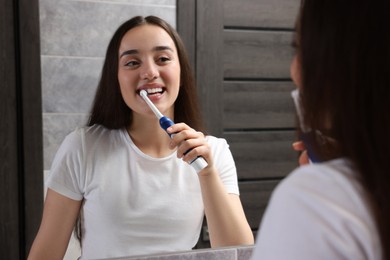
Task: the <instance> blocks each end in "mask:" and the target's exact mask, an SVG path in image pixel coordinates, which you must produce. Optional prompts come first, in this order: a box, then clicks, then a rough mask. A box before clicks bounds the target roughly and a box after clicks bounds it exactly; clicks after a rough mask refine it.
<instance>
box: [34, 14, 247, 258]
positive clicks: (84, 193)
mask: <svg viewBox="0 0 390 260" xmlns="http://www.w3.org/2000/svg"><path fill="white" fill-rule="evenodd" d="M141 90H146V91H147V92H148V97H149V98H150V99H151V101H152V102H153V103H154V104H155V105H156V106H157V108H158V109H159V110H160V111H161V112H162V114H164V115H165V116H167V117H169V118H171V119H172V120H174V121H175V122H177V124H175V125H173V126H171V127H170V128H169V129H168V131H169V133H175V135H174V137H173V138H172V139H170V138H169V136H168V135H167V133H166V132H165V131H164V130H162V129H161V127H160V125H159V122H158V120H157V118H156V116H155V115H154V114H153V112H152V111H151V109H150V108H149V107H148V106H147V104H146V103H145V101H144V100H143V99H142V98H141V96H140V91H141ZM198 111H199V108H198V100H197V97H196V87H195V83H194V79H193V77H192V74H191V69H190V66H189V62H188V59H187V57H186V53H185V50H184V47H183V44H182V42H181V40H180V38H179V36H178V34H177V32H175V30H174V29H173V28H172V27H171V26H169V25H168V24H167V23H166V22H164V21H163V20H161V19H159V18H157V17H153V16H148V17H145V18H143V17H134V18H132V19H130V20H129V21H127V22H125V23H124V24H122V25H121V26H120V27H119V28H118V30H117V31H116V32H115V34H114V36H113V38H112V40H111V42H110V43H109V46H108V49H107V53H106V58H105V62H104V66H103V71H102V75H101V79H100V83H99V86H98V89H97V93H96V97H95V101H94V104H93V108H92V112H91V117H90V120H89V123H88V126H87V127H82V128H80V129H77V130H76V131H74V132H72V133H71V134H70V135H68V136H67V137H66V139H65V140H64V142H63V144H62V145H61V147H60V149H59V151H58V153H57V155H56V157H55V159H54V162H53V165H52V168H51V173H50V176H49V179H48V181H47V186H48V191H47V196H46V200H45V207H44V212H43V218H42V223H41V227H40V229H39V232H38V235H37V237H36V239H35V241H34V244H33V246H32V249H31V251H30V255H29V259H62V257H63V255H64V253H65V250H66V248H67V244H68V241H69V238H70V236H71V233H72V230H73V228H74V226H75V223H76V219H77V218H79V221H80V229H79V234H80V235H81V252H82V255H81V259H91V258H108V257H120V256H130V255H142V254H149V253H159V252H167V251H176V250H189V249H191V248H193V247H194V246H195V244H196V243H197V241H198V238H199V234H200V230H201V225H202V220H203V217H204V214H205V215H206V218H207V223H208V228H209V232H210V240H211V245H212V246H213V247H218V246H228V245H240V244H252V243H253V235H252V232H251V229H250V227H249V225H248V222H247V220H246V218H245V215H244V212H243V209H242V205H241V202H240V199H239V195H238V194H239V193H238V185H237V175H236V169H235V165H234V161H233V158H232V155H231V153H230V150H229V148H228V145H227V143H226V141H225V140H224V139H218V138H215V137H213V136H204V134H203V132H204V131H203V128H202V120H201V118H200V115H199V112H198ZM195 129H196V130H195ZM198 156H202V157H203V158H204V159H205V160H206V161H207V164H208V166H207V167H206V168H204V169H203V170H201V171H200V172H198V173H197V172H195V170H194V169H193V168H192V167H191V166H190V165H189V164H188V162H191V161H192V160H193V159H194V158H196V157H198Z"/></svg>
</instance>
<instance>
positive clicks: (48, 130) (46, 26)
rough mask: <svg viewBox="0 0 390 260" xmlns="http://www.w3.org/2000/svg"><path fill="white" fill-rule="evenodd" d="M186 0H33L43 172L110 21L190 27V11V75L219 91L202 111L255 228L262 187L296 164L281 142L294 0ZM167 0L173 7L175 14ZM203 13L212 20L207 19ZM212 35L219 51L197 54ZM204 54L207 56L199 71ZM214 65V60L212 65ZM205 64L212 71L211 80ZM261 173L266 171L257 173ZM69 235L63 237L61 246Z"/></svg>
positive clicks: (75, 120)
mask: <svg viewBox="0 0 390 260" xmlns="http://www.w3.org/2000/svg"><path fill="white" fill-rule="evenodd" d="M194 2H195V1H194ZM194 2H193V1H176V0H164V1H159V0H148V1H144V0H113V1H103V0H95V1H89V0H85V1H84V0H55V1H53V0H40V27H41V31H40V34H41V63H42V104H43V137H44V169H45V175H47V173H48V171H49V169H50V165H51V162H52V160H53V157H54V154H55V153H56V151H57V149H58V147H59V145H60V144H61V142H62V140H63V139H64V137H65V135H66V134H68V133H69V132H71V131H72V130H73V129H75V128H76V127H77V126H82V125H85V123H86V121H87V118H88V112H89V109H90V104H91V102H92V99H93V97H94V93H95V89H96V86H97V83H98V78H99V76H100V71H101V67H102V63H103V58H104V54H105V51H106V47H107V43H108V41H109V39H110V37H111V36H112V34H113V32H114V31H115V30H116V28H117V27H118V25H119V24H121V23H122V22H123V21H125V20H127V19H128V18H129V17H132V16H135V15H144V16H146V15H156V16H159V17H161V18H163V19H164V20H166V21H167V22H169V23H170V24H171V25H173V26H175V25H176V27H178V26H177V24H182V25H186V26H192V27H191V28H192V29H189V32H190V31H191V30H195V29H194V28H195V27H196V26H195V24H192V23H193V22H194V21H195V22H196V21H197V22H198V25H197V26H198V28H202V31H201V33H203V34H200V32H199V31H198V32H197V33H196V32H195V31H192V32H194V34H192V35H191V34H189V35H185V36H184V35H183V40H185V42H191V41H192V42H197V43H200V44H203V46H198V48H196V47H195V46H192V45H191V43H189V46H187V47H189V48H190V53H193V55H194V57H195V56H196V58H197V61H198V65H197V66H198V67H197V80H198V85H200V86H201V87H204V88H206V87H205V86H207V84H211V83H210V82H212V85H211V86H207V88H206V89H209V90H210V91H214V90H218V91H220V92H213V93H211V96H212V97H214V98H219V99H218V100H216V102H213V101H207V97H206V98H205V99H204V102H205V105H204V107H205V108H206V110H207V109H210V111H211V114H213V115H214V113H215V111H221V113H222V115H223V116H221V114H218V115H219V117H213V118H212V119H211V120H209V121H213V122H212V123H215V124H214V125H213V126H212V129H213V131H216V132H217V133H218V135H220V136H221V137H224V138H226V139H227V140H228V142H229V144H230V148H231V150H232V153H233V155H234V157H235V160H236V165H237V169H238V174H239V178H241V179H242V180H247V179H250V180H255V182H253V183H249V182H245V183H242V184H240V191H241V200H242V203H243V205H244V209H245V212H246V215H247V218H248V221H249V222H250V225H251V227H252V229H253V230H256V229H257V228H258V224H259V220H260V217H261V214H262V211H263V210H264V207H265V205H266V203H267V200H268V197H269V194H270V193H271V191H272V189H273V188H274V187H275V185H276V184H277V182H278V180H279V179H281V178H283V177H284V176H285V174H287V173H288V172H289V171H290V170H291V169H292V168H294V167H295V165H296V154H295V153H294V152H293V151H291V149H290V144H291V141H292V140H293V139H294V131H293V130H292V128H293V127H294V126H295V123H294V108H293V104H292V102H291V100H290V96H289V93H290V91H291V89H292V88H293V85H292V83H291V81H290V79H289V77H290V76H289V64H290V60H291V57H292V51H291V48H290V42H291V37H292V34H293V27H294V20H295V16H296V13H297V9H298V6H299V0H293V1H292V0H277V1H275V0H262V1H256V0H246V1H244V2H242V1H235V0H225V1H221V0H218V1H198V3H197V5H198V6H195V4H194ZM195 8H197V10H198V11H197V12H195V11H194V10H195ZM217 9H218V11H217V13H218V14H221V15H220V16H215V15H209V16H206V11H205V10H208V11H209V12H211V11H210V10H217ZM177 10H180V11H182V12H181V14H182V15H180V16H178V17H177V16H176V11H177ZM202 10H204V12H202ZM183 11H184V12H183ZM186 11H189V13H185V12H186ZM179 13H180V12H179ZM195 13H196V14H197V15H198V16H194V14H195ZM211 13H213V12H211ZM210 17H211V18H212V19H215V21H210V20H208V19H209V18H210ZM190 18H191V19H192V18H193V19H194V21H193V20H191V19H190ZM202 23H203V24H204V26H202V27H200V26H199V24H202ZM218 23H219V24H218ZM213 24H217V25H222V26H223V27H224V30H223V31H221V32H219V33H214V32H212V33H211V34H210V35H212V37H211V36H210V37H209V36H207V33H210V32H209V31H208V28H213V26H212V25H213ZM185 28H187V27H185ZM188 28H190V27H188ZM188 28H187V29H188ZM181 30H184V29H181ZM196 35H198V36H199V35H200V36H204V37H203V38H202V37H200V36H199V37H200V38H196V37H197V36H196ZM205 35H206V36H205ZM216 36H218V37H219V38H216ZM194 37H195V39H194ZM243 40H244V41H243ZM213 41H214V43H213ZM243 43H245V44H246V45H242V44H243ZM212 44H214V45H215V44H218V46H217V48H216V49H217V50H218V48H219V49H221V52H219V55H220V56H215V55H206V57H205V56H202V53H201V51H202V50H204V49H202V48H201V47H203V48H205V49H206V50H207V49H208V48H211V47H212V46H211V45H212ZM221 44H223V47H222V48H221V46H220V45H221ZM211 49H212V48H211ZM196 50H198V53H196ZM225 54H228V55H225ZM216 60H217V61H218V62H219V63H218V62H216V63H215V61H216ZM222 63H223V65H222V66H218V64H222ZM205 64H214V65H215V64H217V65H216V66H214V67H213V68H212V70H210V69H208V71H202V67H205V66H204V65H205ZM222 67H223V68H222ZM217 68H221V69H220V71H219V72H218V69H217ZM217 72H218V73H220V75H218V74H216V73H217ZM207 73H209V74H210V75H211V77H213V76H214V75H216V78H214V79H213V80H212V79H211V77H210V75H209V74H207ZM218 76H220V78H223V79H224V80H218ZM215 82H216V84H214V83H215ZM218 82H220V83H218ZM218 84H220V85H218ZM202 91H203V90H202ZM216 105H219V107H217V108H219V109H220V110H218V109H216V108H215V106H216ZM206 115H208V114H206ZM215 118H218V119H219V120H220V119H221V118H229V120H225V121H223V122H221V121H218V120H215ZM269 129H271V130H269ZM275 129H276V130H275ZM215 135H217V134H215ZM275 140H277V141H276V142H275ZM249 155H253V157H250V156H249ZM248 156H249V157H248ZM259 162H261V163H262V164H261V167H259V165H258V164H259ZM259 169H261V171H259ZM267 178H272V179H273V180H274V181H273V182H263V181H262V180H264V179H267ZM201 237H202V236H201ZM74 245H75V243H74V241H73V242H71V247H72V246H73V247H74ZM207 245H208V242H207V241H205V242H204V243H200V247H207ZM72 250H74V249H70V250H69V254H72V252H74V251H72ZM75 254H77V250H76V253H75ZM73 256H75V257H73V259H75V258H77V256H76V255H73Z"/></svg>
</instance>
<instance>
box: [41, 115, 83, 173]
mask: <svg viewBox="0 0 390 260" xmlns="http://www.w3.org/2000/svg"><path fill="white" fill-rule="evenodd" d="M87 119H88V114H43V156H44V170H49V169H50V166H51V163H52V161H53V158H54V155H55V153H56V152H57V150H58V148H59V146H60V145H61V143H62V141H63V140H64V138H65V136H66V135H67V134H69V133H70V132H71V131H73V130H74V129H76V128H77V127H78V126H84V125H86V122H87Z"/></svg>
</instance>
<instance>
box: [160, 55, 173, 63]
mask: <svg viewBox="0 0 390 260" xmlns="http://www.w3.org/2000/svg"><path fill="white" fill-rule="evenodd" d="M170 60H171V59H170V58H168V57H164V56H162V57H159V58H158V59H157V61H158V62H162V63H165V62H168V61H170Z"/></svg>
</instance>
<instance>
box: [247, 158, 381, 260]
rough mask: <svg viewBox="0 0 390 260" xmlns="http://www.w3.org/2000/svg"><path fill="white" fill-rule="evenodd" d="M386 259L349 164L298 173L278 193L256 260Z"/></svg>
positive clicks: (264, 225) (260, 236)
mask: <svg viewBox="0 0 390 260" xmlns="http://www.w3.org/2000/svg"><path fill="white" fill-rule="evenodd" d="M257 259H259V260H269V259H275V260H276V259H280V260H285V259H289V260H295V259H299V260H306V259H307V260H312V259H316V260H318V259H324V260H325V259H326V260H328V259H332V260H337V259H353V260H360V259H362V260H363V259H373V260H374V259H375V260H378V259H381V245H380V240H379V234H378V231H377V227H376V224H375V222H374V219H373V216H372V213H371V211H370V209H369V204H368V203H367V200H366V197H365V195H364V190H363V188H362V186H361V184H360V183H359V182H358V180H357V177H356V176H355V174H354V172H353V171H352V170H351V167H350V165H348V161H347V160H344V159H338V160H333V161H329V162H326V163H321V164H312V165H307V166H303V167H300V168H298V169H297V170H295V171H294V172H292V173H291V174H290V175H289V176H288V177H287V178H286V179H285V180H283V181H282V182H281V183H280V185H278V186H277V188H276V189H275V191H274V192H273V194H272V197H271V200H270V203H269V205H268V207H267V210H266V212H265V215H264V218H263V220H262V222H261V226H260V230H259V233H258V236H257V239H256V247H255V249H254V252H253V255H252V258H251V260H257Z"/></svg>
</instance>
